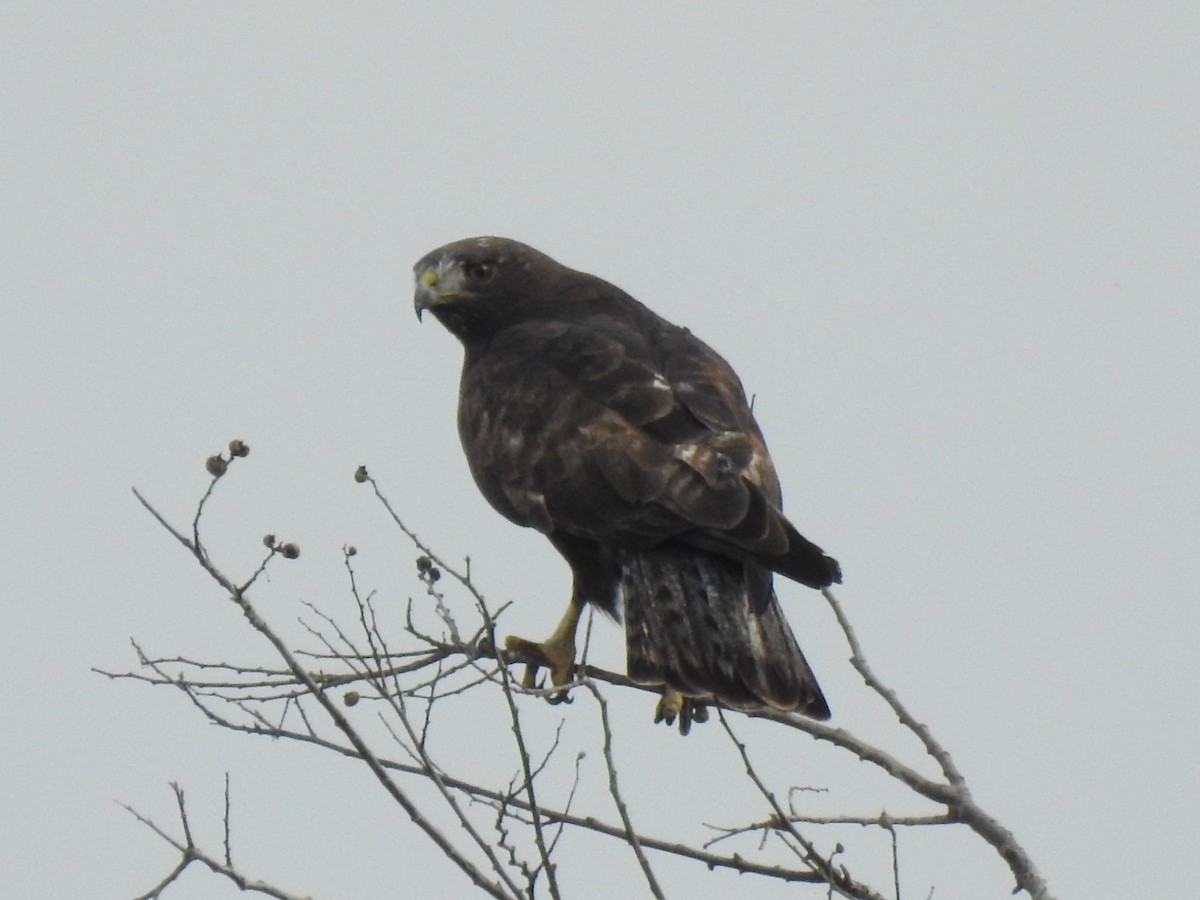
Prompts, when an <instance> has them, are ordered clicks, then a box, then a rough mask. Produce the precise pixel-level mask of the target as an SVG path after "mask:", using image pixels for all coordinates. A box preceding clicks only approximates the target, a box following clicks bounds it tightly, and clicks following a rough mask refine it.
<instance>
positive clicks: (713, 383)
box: [415, 237, 841, 730]
mask: <svg viewBox="0 0 1200 900" xmlns="http://www.w3.org/2000/svg"><path fill="white" fill-rule="evenodd" d="M416 277H417V290H416V301H415V302H416V309H417V313H418V315H420V314H421V313H422V312H424V311H426V310H428V311H429V312H431V313H432V314H433V315H434V316H435V317H436V318H437V319H438V321H440V322H441V323H442V324H443V325H444V326H445V327H446V328H447V329H448V330H449V331H450V332H451V333H453V334H454V335H455V336H456V337H457V338H458V339H459V340H460V341H461V342H462V344H463V349H464V353H465V359H464V363H463V370H462V382H461V385H460V392H459V406H458V428H459V434H460V437H461V439H462V443H463V449H464V450H465V452H466V456H467V461H468V464H469V466H470V469H471V473H472V475H473V476H474V478H475V481H476V483H477V484H478V486H479V489H480V490H481V491H482V493H483V495H484V496H485V497H486V498H487V500H488V502H490V503H491V504H492V506H493V507H495V508H496V510H498V511H499V512H500V513H501V514H502V515H504V516H506V517H507V518H508V519H510V520H511V521H513V522H516V523H517V524H519V525H524V526H529V527H532V528H536V529H538V530H539V531H541V532H542V533H543V534H545V535H546V536H547V537H548V538H549V539H550V541H551V543H553V544H554V546H555V547H556V548H557V549H558V551H559V552H560V553H561V554H562V555H563V557H564V558H565V559H566V560H567V562H568V563H569V564H570V566H571V570H572V573H573V576H574V588H573V591H572V596H571V602H570V604H569V606H568V609H567V613H566V615H565V616H564V618H563V620H562V622H561V623H560V625H559V626H558V628H557V629H556V630H555V632H554V634H553V635H552V636H551V638H550V639H548V640H546V641H543V642H541V643H535V642H532V641H525V640H522V639H520V638H510V639H509V642H508V646H509V649H510V650H513V651H515V652H516V653H518V654H519V655H520V656H521V657H522V658H524V659H526V660H527V661H528V662H529V663H530V668H529V670H528V672H527V676H526V677H527V680H528V681H529V683H532V680H533V678H534V673H535V671H536V668H537V667H538V666H545V667H547V668H548V669H549V670H550V674H551V679H552V681H553V682H554V683H555V684H565V683H566V682H567V681H569V680H570V677H571V673H572V668H573V665H574V657H575V629H576V626H577V624H578V621H579V616H580V613H581V611H582V609H583V608H584V606H585V605H586V604H588V603H592V604H594V605H596V606H597V607H599V608H600V609H601V610H603V611H605V612H608V613H610V614H612V615H614V616H616V615H619V613H620V610H621V608H623V611H624V618H625V628H626V644H627V649H628V670H629V674H630V677H631V678H633V679H634V680H636V681H639V682H640V683H643V684H652V685H659V686H661V687H662V688H663V691H664V699H663V701H662V703H660V706H659V715H660V717H664V718H667V719H668V721H670V720H671V719H673V718H674V716H675V715H676V714H678V715H680V717H681V727H683V728H684V729H685V730H686V727H687V725H688V724H689V723H690V721H691V720H692V718H693V717H697V718H699V717H702V716H703V709H704V703H705V702H707V701H717V702H720V703H723V704H726V705H728V706H731V707H734V708H738V709H744V710H756V709H776V710H794V711H798V712H801V713H803V714H805V715H808V716H811V717H814V718H821V719H824V718H828V716H829V707H828V705H827V704H826V702H825V698H824V697H823V696H822V694H821V690H820V688H819V687H818V686H817V682H816V679H815V677H814V676H813V673H812V670H811V669H810V668H809V666H808V663H807V662H806V661H805V659H804V655H803V653H801V651H800V648H799V646H798V645H797V643H796V640H795V638H794V637H793V635H792V632H791V629H790V628H789V627H788V624H787V622H786V620H785V619H784V617H783V613H782V611H781V609H780V608H779V603H778V600H777V598H776V595H775V591H774V588H773V585H772V573H778V574H781V575H784V576H785V577H787V578H790V579H793V580H795V581H798V582H800V583H801V584H805V585H807V586H809V587H813V588H820V587H824V586H826V585H829V584H831V583H833V582H837V581H840V580H841V569H840V567H839V566H838V564H837V562H836V561H835V560H834V559H833V558H832V557H830V556H828V555H826V554H825V553H824V551H822V550H821V548H820V547H818V546H817V545H816V544H813V543H812V542H810V541H808V540H807V539H806V538H804V537H803V536H801V535H800V533H799V532H798V531H797V530H796V528H795V527H794V526H793V525H792V523H791V522H789V521H788V520H787V519H786V518H785V517H784V515H783V512H782V495H781V492H780V488H779V481H778V478H777V477H776V474H775V469H774V466H773V464H772V462H771V458H770V455H769V454H768V453H767V447H766V444H765V442H764V441H763V436H762V432H761V431H760V430H759V428H758V424H757V423H756V422H755V420H754V417H753V415H752V414H751V411H750V406H749V404H748V402H747V400H746V395H745V392H744V391H743V389H742V385H741V382H740V381H739V380H738V378H737V375H736V374H735V373H734V372H733V369H732V368H731V367H730V366H729V364H728V363H727V362H725V360H724V359H722V358H721V357H720V356H719V355H718V354H717V353H716V352H715V351H714V350H712V349H711V348H710V347H709V346H708V345H707V344H705V343H704V342H703V341H701V340H699V339H698V338H697V337H695V336H694V335H693V334H692V333H691V332H690V331H688V330H687V329H685V328H680V327H678V326H676V325H673V324H671V323H670V322H668V321H666V320H665V319H663V318H661V317H659V316H657V315H655V314H654V313H653V312H651V311H650V310H649V309H647V308H646V307H645V306H643V305H642V304H641V303H639V302H638V301H637V300H635V299H633V298H632V297H630V296H629V295H628V294H626V293H625V292H624V291H621V290H620V289H619V288H617V287H615V286H613V285H611V284H609V283H608V282H606V281H603V280H602V279H600V278H597V277H595V276H593V275H588V274H585V273H583V272H577V271H575V270H573V269H569V268H567V267H566V266H563V265H560V264H559V263H557V262H555V261H554V260H552V259H551V258H550V257H548V256H546V255H545V254H543V253H540V252H538V251H537V250H534V249H533V248H532V247H528V246H526V245H525V244H521V243H518V242H516V241H512V240H507V239H504V238H496V237H481V238H469V239H467V240H463V241H457V242H455V243H453V244H447V245H446V246H444V247H441V248H439V249H437V250H434V251H433V252H432V253H429V254H428V255H426V256H425V257H424V258H423V259H422V260H421V261H420V262H418V263H417V265H416Z"/></svg>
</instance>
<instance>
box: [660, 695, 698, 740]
mask: <svg viewBox="0 0 1200 900" xmlns="http://www.w3.org/2000/svg"><path fill="white" fill-rule="evenodd" d="M676 716H678V717H679V733H680V734H687V733H688V732H689V731H691V730H692V723H693V722H707V721H708V707H707V706H706V705H705V704H704V703H702V702H700V701H699V700H697V699H696V698H695V697H685V696H683V694H681V693H679V691H677V690H675V689H674V688H663V694H662V699H661V700H659V701H658V707H657V708H656V709H655V711H654V721H655V722H656V723H658V722H666V723H667V724H668V725H674V724H675V717H676Z"/></svg>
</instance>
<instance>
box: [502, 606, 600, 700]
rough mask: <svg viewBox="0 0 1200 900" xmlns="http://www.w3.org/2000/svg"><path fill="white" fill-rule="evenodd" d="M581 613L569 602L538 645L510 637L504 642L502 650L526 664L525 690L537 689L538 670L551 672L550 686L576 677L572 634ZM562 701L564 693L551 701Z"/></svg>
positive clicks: (581, 610) (580, 607)
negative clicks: (558, 620) (549, 631)
mask: <svg viewBox="0 0 1200 900" xmlns="http://www.w3.org/2000/svg"><path fill="white" fill-rule="evenodd" d="M582 612H583V607H582V606H581V605H579V604H577V603H574V602H572V603H571V605H570V606H569V607H567V613H566V615H564V616H563V619H562V621H561V622H559V623H558V627H557V628H555V629H554V634H552V635H550V637H548V638H546V640H544V641H542V642H541V643H538V642H537V641H529V640H526V639H525V638H519V637H516V636H512V635H510V636H509V637H508V638H506V639H505V641H504V649H505V650H507V651H508V652H509V653H511V654H512V655H513V656H516V657H518V658H519V659H520V660H521V661H522V662H524V663H525V677H524V678H522V679H521V684H522V685H523V686H524V687H526V688H534V687H537V673H538V669H541V668H546V669H549V670H550V683H551V684H553V685H555V686H558V685H563V684H568V683H570V681H571V679H572V678H573V677H574V674H575V630H576V629H577V628H578V627H579V618H580V615H581V614H582ZM564 699H566V694H565V693H561V694H557V695H555V696H554V697H551V701H552V702H555V703H559V702H562V701H563V700H564Z"/></svg>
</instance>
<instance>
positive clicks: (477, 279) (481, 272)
mask: <svg viewBox="0 0 1200 900" xmlns="http://www.w3.org/2000/svg"><path fill="white" fill-rule="evenodd" d="M464 271H465V272H466V274H467V279H468V280H469V281H472V282H474V283H475V284H487V283H488V282H489V281H491V280H492V276H493V275H495V274H496V267H495V266H494V265H492V264H491V263H486V262H478V263H467V265H466V266H465V268H464Z"/></svg>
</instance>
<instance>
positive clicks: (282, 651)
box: [133, 488, 510, 900]
mask: <svg viewBox="0 0 1200 900" xmlns="http://www.w3.org/2000/svg"><path fill="white" fill-rule="evenodd" d="M133 493H134V496H135V497H137V499H138V502H140V503H141V504H142V506H144V507H145V508H146V509H147V510H148V511H149V512H150V514H151V515H152V516H154V518H155V519H157V520H158V522H159V523H160V524H161V525H162V526H163V527H164V528H166V529H167V531H168V532H170V534H171V535H172V536H173V537H174V538H175V539H176V540H177V541H179V542H180V543H181V544H182V545H183V546H184V547H186V548H187V549H188V550H189V551H191V553H192V555H193V556H195V557H196V560H197V561H198V562H199V563H200V566H201V568H203V569H204V570H205V571H206V572H208V574H209V576H210V577H212V579H213V580H214V581H216V582H217V584H219V585H220V586H221V587H222V588H224V589H225V591H226V592H227V593H228V594H229V598H230V599H231V600H233V602H234V603H236V604H237V605H238V607H240V608H241V610H242V614H243V615H244V616H245V617H246V620H247V621H248V622H249V623H250V625H251V626H252V627H253V628H254V630H255V631H257V632H258V633H259V634H261V635H262V636H263V637H265V638H266V639H267V641H268V642H269V643H270V644H271V646H273V647H274V648H275V652H276V653H278V654H279V655H280V657H281V658H282V659H283V661H284V662H285V663H286V665H287V667H288V669H290V670H291V671H292V672H293V673H294V674H295V675H296V677H297V678H298V679H299V680H300V681H301V682H302V683H303V684H304V686H305V687H306V688H308V690H309V692H310V693H311V694H312V696H313V697H314V698H315V699H316V700H317V702H318V703H320V704H321V706H322V707H324V709H325V712H326V713H327V714H328V715H329V717H330V718H331V719H332V720H333V722H334V724H335V725H336V726H337V727H338V729H339V730H341V732H342V733H343V734H345V735H346V738H347V739H348V740H349V741H350V743H351V744H352V745H353V746H354V748H355V750H357V751H358V752H359V754H360V756H361V757H362V760H363V762H364V763H366V765H367V767H368V768H369V769H370V770H371V772H372V774H374V775H375V777H376V779H377V780H378V781H379V783H380V784H381V785H382V786H383V788H384V790H386V791H387V792H388V794H389V795H390V796H391V797H392V799H393V800H395V801H396V803H398V804H399V805H400V807H401V808H402V809H403V810H404V811H405V812H406V813H407V814H408V816H409V818H410V819H411V820H412V821H413V822H414V823H415V824H416V825H417V827H419V828H420V829H421V830H422V831H424V832H425V834H426V835H427V836H428V837H429V838H430V840H432V841H433V842H434V844H436V845H437V847H438V849H439V850H441V852H442V853H444V854H445V855H446V857H447V858H448V859H450V860H451V861H452V862H454V864H455V865H457V866H458V867H459V869H461V870H462V871H463V872H464V873H465V874H466V875H467V877H468V878H470V879H471V881H472V882H473V883H474V884H475V885H476V886H477V887H479V888H482V889H483V890H485V891H487V892H488V893H489V894H491V895H492V896H493V897H496V898H501V900H507V898H508V897H509V896H510V894H508V893H507V892H506V891H505V889H504V888H503V887H501V885H499V884H497V883H496V882H494V881H491V880H490V879H488V878H487V877H486V876H485V875H484V874H483V873H482V872H481V871H480V870H479V868H478V867H477V866H476V865H475V864H474V863H472V862H471V861H470V860H469V859H467V858H466V857H465V856H463V855H462V853H460V852H459V850H458V848H457V847H456V846H454V844H453V843H452V842H451V841H450V840H449V839H448V838H447V837H446V836H445V835H444V834H442V833H441V831H439V830H438V829H437V827H435V826H434V825H433V823H431V822H430V821H429V820H428V819H427V818H426V817H425V816H424V815H423V814H422V813H421V811H420V810H419V809H418V808H417V806H416V805H415V804H414V803H413V802H412V800H410V799H409V798H408V796H407V795H406V794H405V793H404V792H403V791H402V790H401V789H400V788H399V786H398V785H396V784H395V783H394V782H393V781H392V779H391V778H390V777H389V775H388V773H387V771H386V770H385V769H384V768H383V767H382V766H381V765H380V764H379V760H378V759H377V758H376V757H375V754H374V753H373V752H372V751H371V748H370V747H368V746H367V744H366V742H365V741H364V740H363V739H362V738H361V737H360V736H359V735H358V732H357V731H355V730H354V728H353V727H352V726H351V725H350V722H349V721H348V720H347V719H346V717H345V716H344V715H343V714H342V711H341V710H340V709H338V708H337V706H336V705H335V704H334V703H333V702H332V701H331V700H330V699H329V698H328V697H327V696H326V695H325V692H324V691H323V690H322V689H321V687H320V686H319V685H318V684H317V683H316V681H315V680H314V679H313V678H312V676H311V675H309V673H308V672H307V670H305V669H304V667H303V666H301V665H300V663H299V662H297V660H296V658H295V656H293V655H292V652H291V651H290V650H289V649H288V647H287V645H286V644H284V643H283V640H282V639H281V638H280V637H279V636H278V635H277V634H275V632H274V631H273V630H271V628H270V627H268V625H267V623H266V622H265V621H264V620H263V619H262V618H261V617H260V616H259V615H258V612H257V610H255V608H254V606H253V604H251V602H250V600H249V598H248V597H247V596H246V595H245V594H244V593H243V592H242V590H241V589H240V588H238V587H236V586H235V585H234V584H233V583H232V582H230V580H229V579H228V578H226V577H225V576H224V575H223V574H222V573H221V572H220V571H218V570H217V568H216V567H215V566H214V565H213V564H212V563H211V562H210V561H209V560H208V555H207V554H206V553H204V552H203V551H202V550H201V549H200V547H199V545H198V544H193V543H192V542H191V541H189V540H188V539H187V538H186V537H184V536H183V535H182V534H180V533H179V532H178V531H176V530H175V529H174V528H173V527H172V526H171V525H170V524H169V523H168V522H167V521H166V519H164V518H163V517H162V516H161V515H160V514H159V512H158V510H156V509H155V508H154V507H153V506H152V505H151V504H150V503H149V502H147V501H146V499H145V498H144V497H142V495H141V494H140V493H138V491H137V489H136V488H134V490H133Z"/></svg>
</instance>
